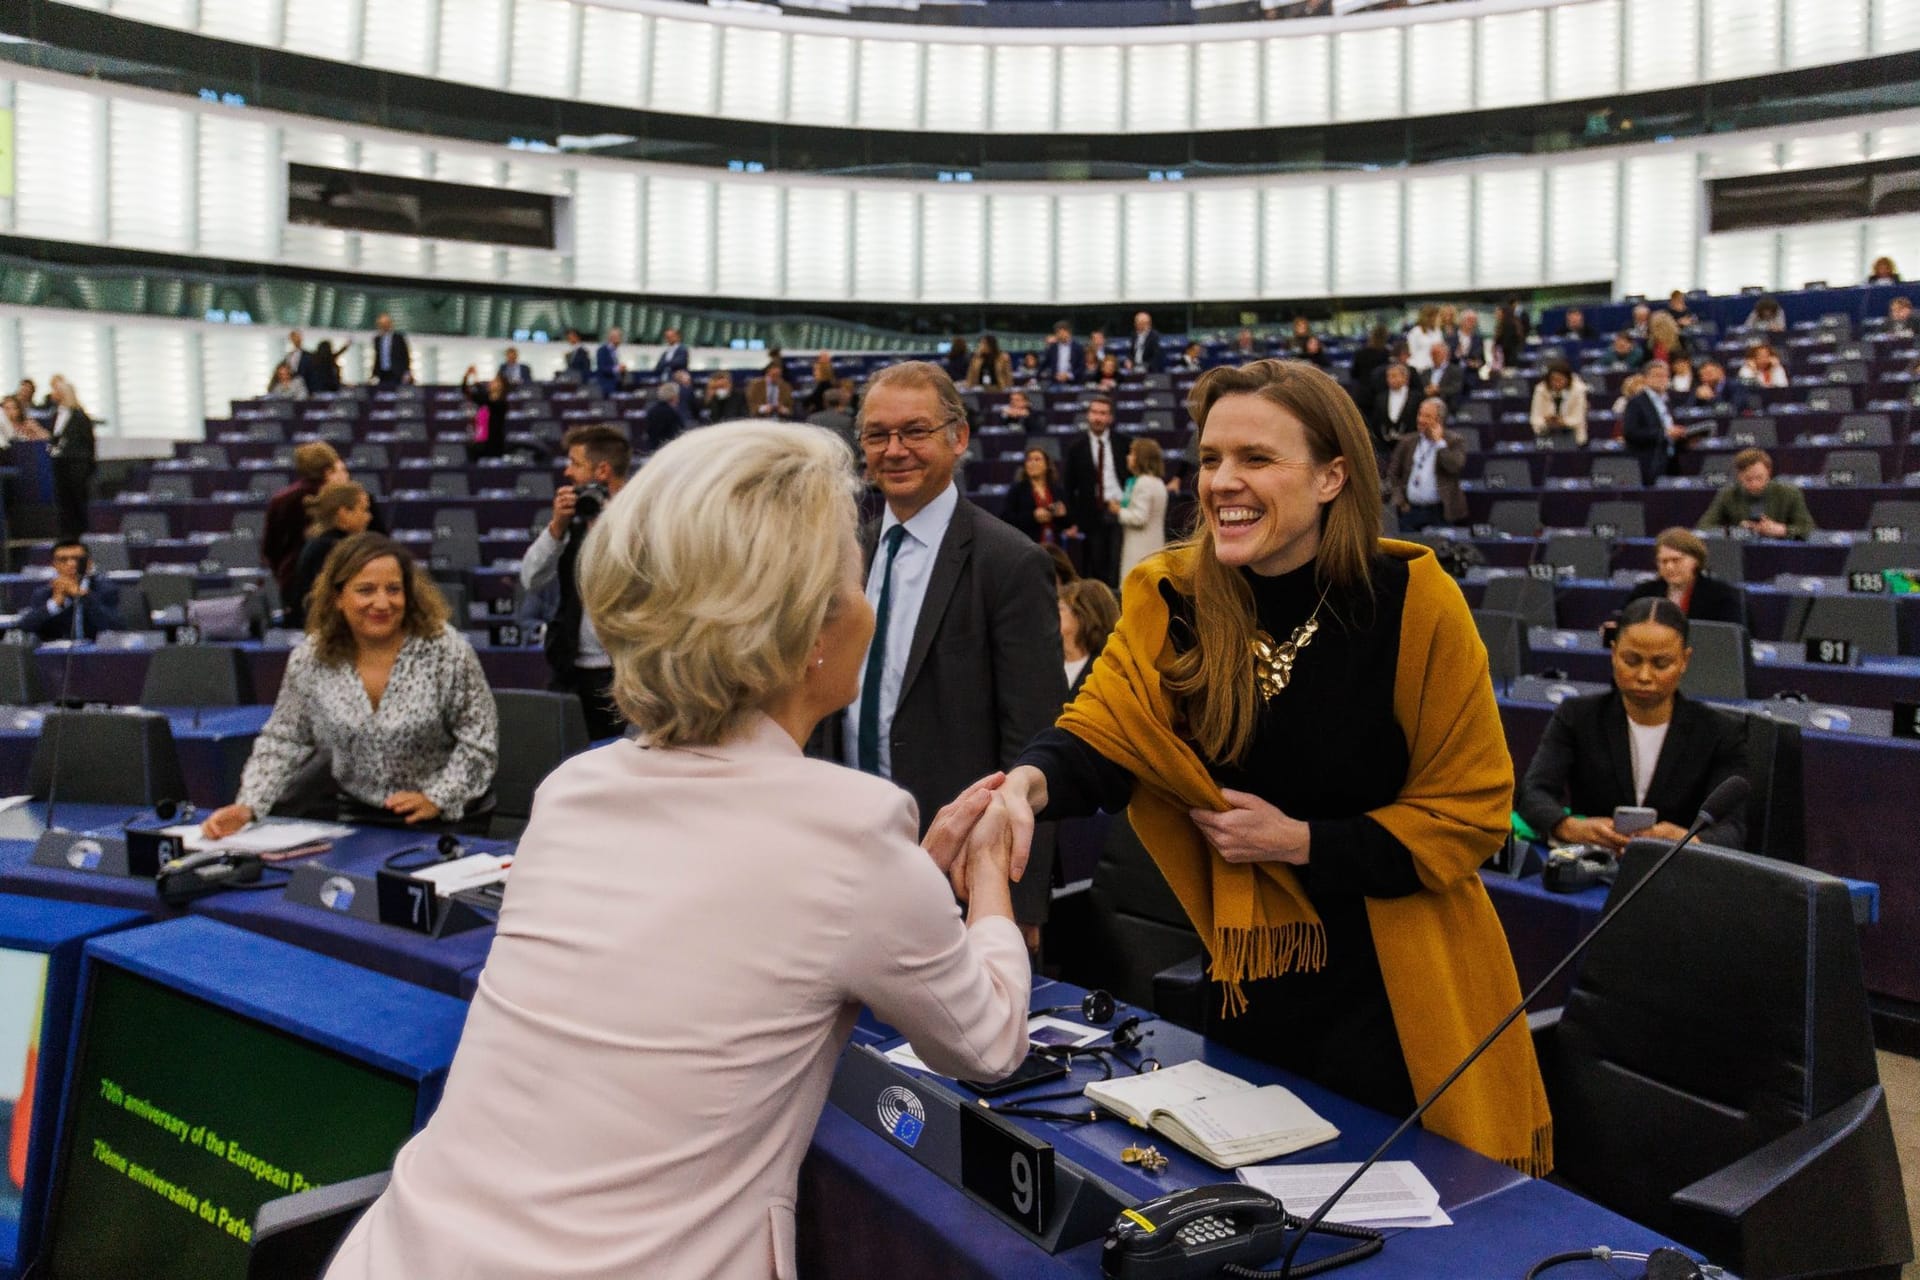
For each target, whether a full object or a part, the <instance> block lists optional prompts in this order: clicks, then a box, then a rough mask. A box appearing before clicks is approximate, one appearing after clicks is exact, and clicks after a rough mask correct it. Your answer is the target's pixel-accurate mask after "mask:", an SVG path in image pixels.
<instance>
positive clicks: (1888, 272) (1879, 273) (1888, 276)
mask: <svg viewBox="0 0 1920 1280" xmlns="http://www.w3.org/2000/svg"><path fill="white" fill-rule="evenodd" d="M1867 283H1868V284H1899V283H1900V273H1899V272H1898V271H1895V270H1894V269H1893V259H1892V258H1888V257H1879V258H1875V259H1874V260H1873V270H1872V271H1870V272H1868V273H1867Z"/></svg>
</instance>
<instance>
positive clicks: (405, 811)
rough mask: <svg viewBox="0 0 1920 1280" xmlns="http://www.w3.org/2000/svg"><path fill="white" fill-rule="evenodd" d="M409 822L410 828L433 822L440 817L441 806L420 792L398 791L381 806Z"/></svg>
mask: <svg viewBox="0 0 1920 1280" xmlns="http://www.w3.org/2000/svg"><path fill="white" fill-rule="evenodd" d="M380 807H381V808H383V809H386V810H388V811H389V812H392V813H397V814H399V815H400V816H401V817H403V818H405V819H406V820H407V825H408V826H410V827H411V826H413V825H415V824H416V823H421V822H432V821H433V820H434V819H435V818H437V817H439V816H440V806H439V805H437V804H435V803H434V802H433V801H431V800H429V799H427V797H426V796H425V795H424V794H422V793H421V792H418V791H396V792H394V793H393V794H392V795H390V796H388V797H387V798H386V801H385V802H384V803H383V804H382V805H381V806H380Z"/></svg>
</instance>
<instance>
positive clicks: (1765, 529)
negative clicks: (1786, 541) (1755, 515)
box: [1749, 516, 1787, 538]
mask: <svg viewBox="0 0 1920 1280" xmlns="http://www.w3.org/2000/svg"><path fill="white" fill-rule="evenodd" d="M1749 523H1750V524H1751V525H1752V526H1753V531H1754V532H1755V533H1757V534H1759V535H1760V536H1761V537H1763V538H1784V537H1786V536H1787V526H1785V525H1784V524H1781V523H1780V522H1779V521H1778V520H1769V519H1767V518H1766V517H1765V516H1762V517H1760V518H1759V519H1758V520H1753V521H1750V522H1749Z"/></svg>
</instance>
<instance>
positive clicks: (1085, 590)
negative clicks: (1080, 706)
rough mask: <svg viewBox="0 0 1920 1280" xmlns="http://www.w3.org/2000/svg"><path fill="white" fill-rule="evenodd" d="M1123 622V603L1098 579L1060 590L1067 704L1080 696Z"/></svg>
mask: <svg viewBox="0 0 1920 1280" xmlns="http://www.w3.org/2000/svg"><path fill="white" fill-rule="evenodd" d="M1119 622H1120V601H1119V600H1118V599H1117V598H1115V596H1114V594H1113V588H1112V587H1109V586H1108V585H1107V584H1106V583H1104V582H1101V581H1100V580H1099V579H1097V578H1078V579H1076V580H1074V581H1072V582H1069V583H1067V584H1066V585H1065V586H1064V587H1061V588H1060V651H1061V653H1062V654H1064V655H1065V657H1066V663H1067V701H1068V702H1072V701H1073V700H1074V699H1075V698H1076V697H1078V696H1079V695H1080V686H1081V685H1083V684H1085V683H1086V682H1087V672H1089V671H1091V670H1093V664H1094V662H1095V661H1096V660H1097V659H1098V658H1099V657H1100V651H1101V650H1102V649H1104V648H1106V647H1107V637H1108V636H1110V635H1112V634H1113V629H1114V627H1116V626H1118V625H1119Z"/></svg>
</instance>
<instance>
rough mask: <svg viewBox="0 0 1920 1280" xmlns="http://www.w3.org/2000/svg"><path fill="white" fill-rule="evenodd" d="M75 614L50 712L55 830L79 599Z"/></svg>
mask: <svg viewBox="0 0 1920 1280" xmlns="http://www.w3.org/2000/svg"><path fill="white" fill-rule="evenodd" d="M73 614H74V626H73V629H74V635H73V638H72V639H70V640H68V641H67V652H66V654H65V655H64V659H65V660H64V662H63V664H62V666H61V669H60V700H59V701H58V702H56V703H54V704H53V711H52V712H51V713H50V714H51V715H52V716H53V717H54V720H53V751H52V753H51V754H52V756H53V769H52V772H51V773H49V774H48V776H47V825H46V829H47V830H48V831H52V830H55V828H56V824H55V823H54V820H53V803H54V796H55V794H56V793H57V792H58V791H59V790H60V738H61V733H60V729H61V724H62V722H61V720H60V716H61V714H62V713H63V712H65V711H66V709H67V698H68V695H69V694H70V693H71V692H72V691H73V650H74V647H75V646H76V645H78V644H79V643H80V603H79V601H77V600H76V601H75V602H74V605H73ZM43 723H44V722H43Z"/></svg>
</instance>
